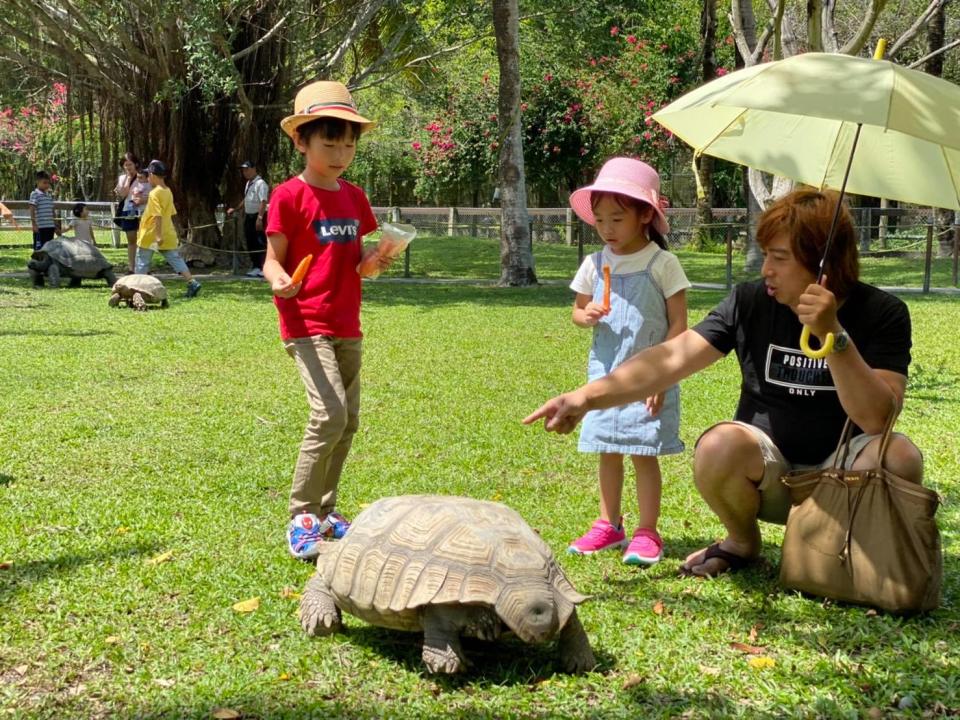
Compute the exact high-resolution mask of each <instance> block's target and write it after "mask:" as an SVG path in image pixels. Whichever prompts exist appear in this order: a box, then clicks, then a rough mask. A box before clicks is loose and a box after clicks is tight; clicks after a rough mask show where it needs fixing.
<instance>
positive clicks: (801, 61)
mask: <svg viewBox="0 0 960 720" xmlns="http://www.w3.org/2000/svg"><path fill="white" fill-rule="evenodd" d="M653 118H654V120H656V121H657V122H659V123H660V124H661V125H663V126H664V127H666V128H667V129H668V130H670V131H671V132H672V133H673V134H674V135H676V136H677V137H679V138H681V139H682V140H684V141H685V142H686V143H688V144H689V145H691V146H692V147H693V148H694V149H695V151H696V152H697V153H698V154H699V153H705V154H707V155H712V156H714V157H718V158H722V159H724V160H730V161H732V162H736V163H740V164H742V165H747V166H749V167H752V168H756V169H758V170H763V171H765V172H769V173H773V174H776V175H782V176H784V177H788V178H791V179H793V180H796V181H798V182H802V183H804V184H807V185H812V186H813V187H817V188H834V189H840V188H841V186H842V183H843V175H844V171H845V170H846V167H847V163H848V161H849V159H850V153H851V150H852V149H853V147H854V136H855V134H856V130H857V125H858V124H860V125H862V130H861V133H860V138H859V142H858V143H857V146H856V152H855V154H854V156H853V161H852V165H851V168H850V177H849V179H848V181H847V188H846V189H847V192H851V193H856V194H858V195H872V196H876V197H884V198H889V199H891V200H900V201H902V202H909V203H915V204H918V205H930V206H934V207H941V208H952V209H954V210H960V86H957V85H954V84H953V83H950V82H948V81H946V80H942V79H940V78H936V77H933V76H932V75H927V74H926V73H922V72H919V71H917V70H910V69H909V68H905V67H902V66H900V65H895V64H894V63H891V62H889V61H886V60H870V59H866V58H858V57H852V56H849V55H838V54H831V53H807V54H805V55H796V56H794V57H791V58H787V59H785V60H778V61H776V62H771V63H764V64H761V65H754V66H753V67H749V68H745V69H743V70H738V71H736V72H733V73H730V74H728V75H725V76H723V77H721V78H718V79H717V80H714V81H712V82H709V83H707V84H706V85H703V86H702V87H700V88H697V89H696V90H693V91H692V92H689V93H687V94H686V95H684V96H683V97H681V98H679V99H678V100H675V101H674V102H672V103H671V104H670V105H667V106H666V107H664V108H662V109H661V110H660V111H659V112H657V113H656V114H655V115H654V116H653Z"/></svg>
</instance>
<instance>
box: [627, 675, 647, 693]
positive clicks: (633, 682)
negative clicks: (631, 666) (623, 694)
mask: <svg viewBox="0 0 960 720" xmlns="http://www.w3.org/2000/svg"><path fill="white" fill-rule="evenodd" d="M641 684H643V678H642V677H640V676H639V675H630V676H629V677H628V678H627V679H626V680H624V681H623V689H624V690H629V689H630V688H633V687H636V686H637V685H641Z"/></svg>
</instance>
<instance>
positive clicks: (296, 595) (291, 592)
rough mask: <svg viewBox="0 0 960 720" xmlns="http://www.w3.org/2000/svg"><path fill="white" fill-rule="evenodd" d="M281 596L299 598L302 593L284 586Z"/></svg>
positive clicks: (286, 598) (290, 598) (287, 598)
mask: <svg viewBox="0 0 960 720" xmlns="http://www.w3.org/2000/svg"><path fill="white" fill-rule="evenodd" d="M280 597H281V598H283V599H284V600H299V599H300V593H298V592H297V591H296V590H294V589H293V588H292V587H284V588H283V590H281V591H280Z"/></svg>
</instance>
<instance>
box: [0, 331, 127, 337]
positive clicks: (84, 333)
mask: <svg viewBox="0 0 960 720" xmlns="http://www.w3.org/2000/svg"><path fill="white" fill-rule="evenodd" d="M0 335H14V336H28V335H35V336H37V337H95V336H97V335H116V333H115V332H114V331H113V330H0Z"/></svg>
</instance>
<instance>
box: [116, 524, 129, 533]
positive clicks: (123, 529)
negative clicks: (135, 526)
mask: <svg viewBox="0 0 960 720" xmlns="http://www.w3.org/2000/svg"><path fill="white" fill-rule="evenodd" d="M128 532H130V528H128V527H127V526H126V525H121V526H120V527H118V528H117V535H126V534H127V533H128Z"/></svg>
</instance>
